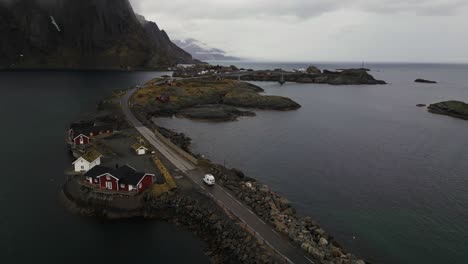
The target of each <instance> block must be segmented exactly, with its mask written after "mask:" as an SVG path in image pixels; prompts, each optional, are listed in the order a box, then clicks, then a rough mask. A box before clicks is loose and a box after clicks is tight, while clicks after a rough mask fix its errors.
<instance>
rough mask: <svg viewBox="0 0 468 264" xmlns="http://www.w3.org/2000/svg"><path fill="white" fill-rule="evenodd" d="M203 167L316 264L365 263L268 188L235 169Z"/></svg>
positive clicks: (208, 164)
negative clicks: (207, 168)
mask: <svg viewBox="0 0 468 264" xmlns="http://www.w3.org/2000/svg"><path fill="white" fill-rule="evenodd" d="M206 166H208V167H209V170H210V172H211V173H212V174H213V175H214V176H215V177H216V179H217V182H218V184H220V185H222V186H223V187H225V188H226V189H227V190H229V191H230V192H231V193H232V194H233V195H234V196H235V197H237V198H238V199H239V200H240V201H242V202H243V203H244V204H246V205H247V206H249V207H250V208H251V209H252V211H253V212H255V214H257V215H258V216H259V217H260V218H261V219H262V220H263V221H265V222H266V223H268V224H270V225H271V226H273V227H274V228H275V230H276V231H278V232H279V233H281V234H284V235H285V236H287V237H289V239H290V240H291V241H293V242H294V243H295V244H296V245H297V246H300V247H301V248H302V249H303V250H304V251H305V252H306V253H308V254H310V255H311V256H312V257H313V259H314V260H316V261H317V263H323V264H330V263H342V264H345V263H352V264H364V263H366V262H365V261H363V260H360V259H358V258H357V257H356V256H354V255H353V254H351V253H347V252H346V251H345V250H344V249H343V247H342V246H341V245H340V243H339V242H338V241H336V240H335V239H334V238H333V236H331V235H329V234H327V233H326V232H325V231H324V230H323V229H322V228H321V227H320V226H319V225H318V224H317V223H316V222H315V221H313V220H312V219H311V218H310V217H299V216H298V214H297V212H296V209H295V208H294V207H293V206H292V205H291V204H290V202H289V201H288V200H287V199H286V198H285V197H282V196H281V195H278V194H277V193H275V192H274V191H272V190H271V189H270V188H269V187H268V186H266V185H263V184H261V183H259V182H257V181H256V180H255V179H253V178H249V177H247V176H246V175H244V173H242V172H241V171H240V170H237V169H227V168H226V167H224V166H221V165H217V164H212V163H210V162H207V165H206Z"/></svg>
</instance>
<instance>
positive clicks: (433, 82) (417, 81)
mask: <svg viewBox="0 0 468 264" xmlns="http://www.w3.org/2000/svg"><path fill="white" fill-rule="evenodd" d="M414 82H415V83H432V84H435V83H437V82H435V81H430V80H425V79H416V80H415V81H414Z"/></svg>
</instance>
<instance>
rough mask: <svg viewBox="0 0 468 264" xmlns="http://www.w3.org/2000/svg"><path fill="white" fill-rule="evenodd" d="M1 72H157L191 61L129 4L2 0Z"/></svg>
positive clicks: (122, 0)
mask: <svg viewBox="0 0 468 264" xmlns="http://www.w3.org/2000/svg"><path fill="white" fill-rule="evenodd" d="M0 34H1V35H2V39H3V41H1V43H0V69H114V70H118V69H120V70H129V69H160V68H165V67H166V68H167V67H168V66H172V65H174V64H177V63H193V62H196V61H194V60H193V59H192V57H191V55H190V54H188V53H187V52H185V51H183V50H182V49H180V48H178V47H177V46H176V45H175V44H174V43H172V42H171V41H170V39H169V37H168V36H167V34H166V33H165V32H164V31H161V30H160V29H159V28H158V26H157V25H156V24H155V23H153V22H148V21H141V20H139V18H138V17H137V15H136V14H135V13H134V11H133V9H132V6H131V4H130V2H129V1H128V0H80V1H78V0H55V1H45V0H11V1H0Z"/></svg>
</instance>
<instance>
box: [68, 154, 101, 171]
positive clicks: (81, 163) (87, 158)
mask: <svg viewBox="0 0 468 264" xmlns="http://www.w3.org/2000/svg"><path fill="white" fill-rule="evenodd" d="M101 157H102V155H101V153H99V152H98V151H97V150H95V149H89V150H88V151H86V153H85V154H83V156H81V157H79V158H78V159H77V160H76V161H75V162H73V166H74V167H75V172H87V171H89V170H91V169H92V168H94V167H95V166H98V165H101Z"/></svg>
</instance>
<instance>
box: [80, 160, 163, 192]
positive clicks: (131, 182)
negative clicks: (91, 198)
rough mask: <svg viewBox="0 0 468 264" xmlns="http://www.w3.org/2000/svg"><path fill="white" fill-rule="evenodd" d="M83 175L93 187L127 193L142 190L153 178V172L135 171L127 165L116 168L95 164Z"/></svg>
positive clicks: (147, 186)
mask: <svg viewBox="0 0 468 264" xmlns="http://www.w3.org/2000/svg"><path fill="white" fill-rule="evenodd" d="M84 176H85V180H86V182H87V183H88V184H91V185H92V186H93V187H94V188H97V189H104V190H109V191H116V192H128V193H140V192H143V191H144V190H146V189H148V188H149V187H150V186H151V185H153V183H154V180H155V175H154V174H150V173H141V172H137V171H136V170H135V169H134V168H132V167H130V166H128V165H125V166H122V167H119V168H117V169H112V168H107V167H104V166H96V167H94V168H92V169H91V170H89V171H88V172H87V173H85V175H84Z"/></svg>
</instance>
